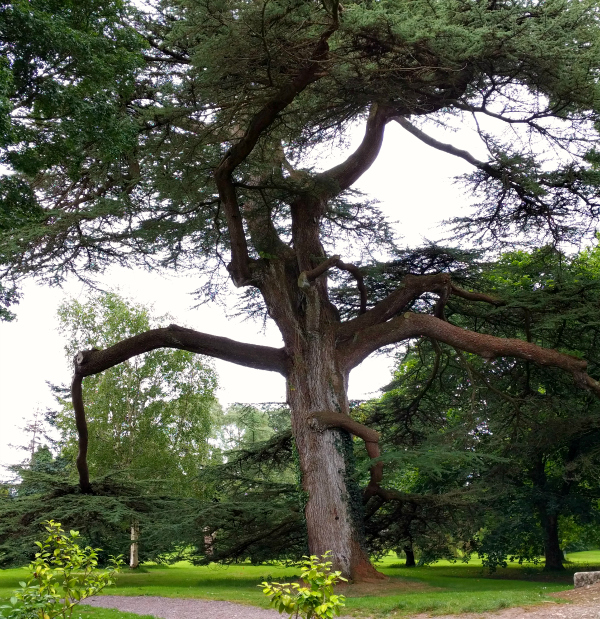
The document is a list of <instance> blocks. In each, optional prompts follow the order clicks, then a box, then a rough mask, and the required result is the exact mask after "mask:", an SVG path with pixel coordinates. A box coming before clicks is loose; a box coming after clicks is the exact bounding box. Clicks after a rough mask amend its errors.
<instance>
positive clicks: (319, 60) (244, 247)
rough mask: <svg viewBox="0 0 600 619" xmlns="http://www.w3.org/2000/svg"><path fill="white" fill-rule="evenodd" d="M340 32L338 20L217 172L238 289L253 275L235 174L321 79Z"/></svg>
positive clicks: (261, 110) (265, 106)
mask: <svg viewBox="0 0 600 619" xmlns="http://www.w3.org/2000/svg"><path fill="white" fill-rule="evenodd" d="M337 28H338V24H337V21H335V20H334V22H333V23H332V25H330V26H329V27H328V28H327V29H326V30H325V32H323V34H322V35H321V37H320V38H319V41H318V42H317V44H316V46H315V49H314V51H313V53H312V55H311V58H310V59H309V61H308V62H307V64H306V65H305V66H304V67H303V68H302V69H301V70H300V71H299V72H298V74H297V75H296V77H295V78H294V79H293V80H291V81H290V82H289V83H287V84H286V85H285V86H283V87H282V88H280V89H279V91H278V92H277V93H276V94H275V95H274V96H273V98H272V99H270V100H269V101H268V102H267V103H266V104H265V105H264V106H263V107H262V108H261V109H260V110H259V111H258V112H257V113H256V114H255V115H254V116H253V117H252V120H251V121H250V124H249V125H248V127H247V129H246V131H245V132H244V134H243V135H242V137H241V138H240V139H239V140H237V141H236V142H235V144H234V145H233V146H232V147H231V148H230V149H229V150H228V151H227V153H226V154H225V156H224V157H223V159H222V160H221V162H220V163H219V166H218V167H217V169H216V170H215V174H214V177H215V182H216V184H217V189H218V190H219V197H220V198H221V202H222V204H223V210H224V212H225V216H226V218H227V226H228V228H229V235H230V240H231V264H230V265H229V267H228V268H229V272H230V273H231V277H232V280H233V282H234V283H235V285H236V286H245V285H248V284H250V283H251V281H252V272H251V268H250V264H251V260H250V257H249V253H248V243H247V241H246V234H245V231H244V223H243V220H242V214H241V212H240V205H239V202H238V198H237V193H236V189H235V185H234V183H233V178H232V174H233V172H234V170H235V169H236V168H237V167H238V166H239V165H240V164H241V163H242V162H243V161H244V160H245V159H246V158H247V157H248V155H249V154H250V153H251V152H252V150H253V149H254V147H255V146H256V143H257V142H258V140H259V138H260V136H261V135H262V134H263V132H264V131H265V130H266V129H267V128H268V127H270V126H271V124H272V123H273V121H274V120H275V119H276V118H277V116H278V114H279V113H280V112H282V111H283V110H284V109H285V108H286V107H287V106H288V105H289V104H290V103H292V101H293V100H294V99H295V98H296V96H297V95H298V94H300V93H301V92H302V91H303V90H304V89H305V88H306V87H307V86H308V85H310V84H311V83H313V82H315V81H317V80H318V79H319V78H320V77H321V75H322V74H321V72H320V69H322V65H323V62H324V61H325V60H326V58H327V54H328V52H329V45H328V40H329V38H330V37H331V35H332V34H333V33H334V32H335V31H336V30H337Z"/></svg>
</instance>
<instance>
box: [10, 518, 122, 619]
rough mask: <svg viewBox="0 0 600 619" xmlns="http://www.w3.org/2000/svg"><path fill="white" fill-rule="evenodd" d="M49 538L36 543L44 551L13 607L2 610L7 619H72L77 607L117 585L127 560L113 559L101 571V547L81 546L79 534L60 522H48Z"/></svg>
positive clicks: (15, 597) (23, 583)
mask: <svg viewBox="0 0 600 619" xmlns="http://www.w3.org/2000/svg"><path fill="white" fill-rule="evenodd" d="M45 529H46V531H48V533H49V536H48V538H47V539H46V540H45V541H44V542H43V543H42V542H36V545H37V546H39V549H40V551H39V552H38V553H36V555H35V559H34V561H33V562H32V563H30V565H29V568H30V569H31V572H32V577H31V579H30V580H29V581H28V582H27V583H25V582H21V583H19V584H20V585H21V588H20V589H17V590H16V591H15V592H14V593H13V596H12V597H11V598H10V603H11V605H10V606H2V607H0V617H4V618H5V619H54V618H55V617H60V618H62V619H67V618H70V617H72V615H73V608H74V607H75V606H76V605H77V604H79V603H80V602H81V601H82V600H83V599H85V598H87V597H90V596H91V595H96V594H97V593H99V592H100V591H102V589H104V587H106V586H107V585H111V584H113V583H114V582H115V580H114V577H115V574H117V573H118V572H119V571H120V569H121V566H122V564H123V561H122V560H121V558H120V557H117V558H116V559H115V558H114V557H112V558H111V559H110V561H109V566H108V568H107V569H106V570H104V571H102V572H101V571H99V570H98V569H97V567H98V551H99V550H100V549H99V548H91V547H90V546H86V547H85V548H81V547H80V546H79V545H78V544H77V538H78V537H79V532H78V531H71V532H70V533H65V531H63V529H62V527H61V525H60V522H54V521H53V520H48V521H47V522H46V523H45Z"/></svg>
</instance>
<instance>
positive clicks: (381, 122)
mask: <svg viewBox="0 0 600 619" xmlns="http://www.w3.org/2000/svg"><path fill="white" fill-rule="evenodd" d="M390 114H391V112H390V110H389V108H386V107H384V106H381V105H378V104H377V103H373V105H372V106H371V110H370V112H369V118H368V119H367V127H366V130H365V136H364V138H363V141H362V142H361V143H360V146H359V147H358V148H357V149H356V150H355V151H354V152H353V153H352V154H351V155H350V156H349V157H348V158H347V159H346V161H343V162H342V163H340V164H339V165H336V166H334V167H333V168H330V169H329V170H326V171H325V172H321V173H320V174H317V176H316V178H317V180H319V181H325V183H326V185H325V186H326V187H328V188H327V189H326V190H325V192H326V193H325V196H324V197H325V198H332V197H334V196H336V195H338V194H339V193H340V192H342V191H344V190H346V189H348V187H351V186H352V185H353V184H354V183H355V182H356V181H357V180H358V179H359V178H360V177H361V176H362V175H363V174H364V173H365V172H366V171H367V170H368V169H369V168H370V167H371V165H372V164H373V162H374V161H375V159H376V158H377V155H378V154H379V151H380V149H381V144H382V143H383V134H384V130H385V126H386V124H387V123H388V121H389V120H390Z"/></svg>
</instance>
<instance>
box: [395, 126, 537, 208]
mask: <svg viewBox="0 0 600 619" xmlns="http://www.w3.org/2000/svg"><path fill="white" fill-rule="evenodd" d="M394 120H395V121H396V122H397V123H398V124H399V125H401V126H402V127H403V128H404V129H406V130H407V131H408V132H409V133H412V135H414V136H415V137H416V138H418V139H419V140H421V142H423V143H424V144H427V145H428V146H432V147H433V148H435V149H437V150H440V151H442V152H444V153H448V154H449V155H453V156H455V157H460V158H461V159H464V160H465V161H467V162H468V163H470V164H471V165H472V166H474V167H476V168H477V169H479V170H482V171H483V172H485V173H486V174H487V175H488V176H490V177H492V178H495V179H497V180H501V181H502V183H503V185H505V186H506V187H507V188H511V189H512V190H514V191H515V192H516V193H517V195H518V196H519V197H520V198H522V199H523V200H527V201H531V200H532V199H533V198H534V196H533V195H531V194H528V192H527V191H526V189H525V188H524V187H522V186H521V185H519V184H518V183H516V182H514V181H513V180H511V176H510V174H509V173H507V171H506V170H503V169H501V168H500V167H495V166H493V165H492V164H490V163H488V162H487V161H481V160H480V159H477V158H476V157H474V156H473V155H471V153H470V152H468V151H466V150H463V149H461V148H456V146H453V145H452V144H447V143H446V142H440V141H439V140H436V139H435V138H432V137H431V136H430V135H427V134H426V133H424V132H423V131H421V130H420V129H418V128H417V127H415V126H414V125H413V124H411V123H410V122H408V120H406V118H401V117H394Z"/></svg>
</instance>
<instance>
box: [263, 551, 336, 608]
mask: <svg viewBox="0 0 600 619" xmlns="http://www.w3.org/2000/svg"><path fill="white" fill-rule="evenodd" d="M330 554H331V551H327V552H325V554H323V555H322V556H321V557H317V556H315V555H311V556H310V557H307V556H305V557H304V559H305V560H304V561H303V562H302V567H301V569H300V578H301V579H302V580H303V581H304V583H305V584H306V586H302V585H301V584H300V583H297V582H292V583H278V582H263V583H261V584H260V585H258V586H259V587H263V593H264V594H265V595H266V596H267V597H268V598H270V603H271V606H273V607H274V608H276V609H277V610H278V611H279V612H280V613H288V614H289V617H290V618H291V617H296V618H298V617H302V619H314V618H318V619H331V618H332V617H334V616H335V615H339V614H340V611H341V609H342V608H343V607H344V606H345V604H344V600H345V599H346V598H345V596H343V595H336V594H335V593H334V590H333V586H334V585H335V584H336V583H337V582H338V581H340V580H341V581H346V579H345V578H343V577H342V573H341V572H333V571H332V570H331V565H332V563H331V561H327V558H328V556H329V555H330Z"/></svg>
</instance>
